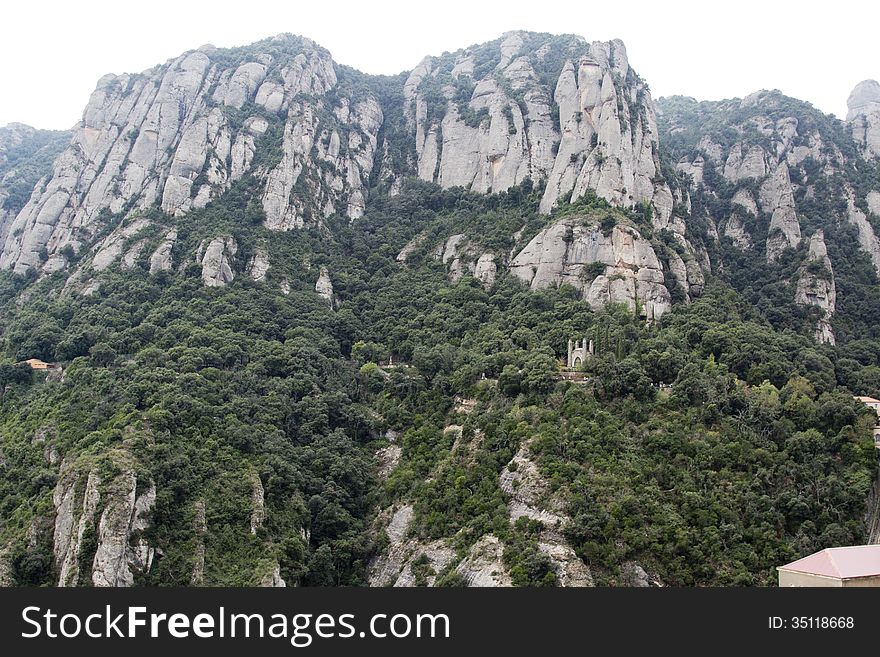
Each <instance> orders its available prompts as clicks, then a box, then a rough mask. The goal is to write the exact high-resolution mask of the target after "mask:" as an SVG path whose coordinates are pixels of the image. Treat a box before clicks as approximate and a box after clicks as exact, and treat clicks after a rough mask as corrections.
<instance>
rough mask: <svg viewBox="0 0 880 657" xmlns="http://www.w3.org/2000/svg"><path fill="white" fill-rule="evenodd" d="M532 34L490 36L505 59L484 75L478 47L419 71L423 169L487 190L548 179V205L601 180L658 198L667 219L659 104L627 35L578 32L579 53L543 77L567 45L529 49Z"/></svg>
mask: <svg viewBox="0 0 880 657" xmlns="http://www.w3.org/2000/svg"><path fill="white" fill-rule="evenodd" d="M525 39H526V35H524V34H523V33H517V32H513V33H508V34H506V35H504V37H503V38H502V39H501V40H499V42H497V43H495V44H492V47H493V48H497V51H498V55H499V57H498V63H497V64H496V66H495V67H494V69H493V70H490V71H488V72H486V71H482V72H480V73H479V74H478V75H477V74H476V73H475V67H474V61H473V60H474V57H473V54H472V53H471V52H470V51H460V52H458V53H456V54H455V55H454V56H451V58H449V57H445V58H430V57H429V58H426V59H425V60H423V61H422V63H421V64H420V65H419V66H418V67H416V68H415V69H414V70H413V71H412V73H411V74H410V76H409V78H408V79H407V82H406V84H405V86H404V99H405V106H404V107H405V111H406V112H407V119H408V121H409V123H410V126H411V129H412V131H413V134H414V135H415V141H416V161H417V162H416V169H417V171H418V175H419V177H421V178H422V179H424V180H430V181H435V182H437V183H439V184H440V185H442V186H443V187H452V186H456V185H462V186H470V188H471V189H473V190H475V191H480V192H486V191H496V192H497V191H503V190H505V189H508V188H509V187H511V186H513V185H516V184H518V183H520V182H522V181H523V180H524V179H525V178H531V179H532V180H535V181H538V180H546V181H547V187H546V192H545V194H544V197H543V199H542V202H541V210H542V211H544V212H549V211H550V209H551V208H552V207H553V206H554V205H555V204H556V202H557V200H558V199H559V198H560V197H561V196H563V195H565V194H568V193H569V192H571V193H572V198H574V199H577V198H579V197H580V196H582V195H583V194H584V193H585V192H586V191H587V190H588V189H593V190H595V191H596V193H597V194H598V195H599V196H601V197H603V198H606V199H607V200H609V201H611V202H612V203H617V204H621V205H628V206H629V205H634V204H638V203H642V202H647V203H651V204H652V205H653V206H654V209H655V215H656V217H657V221H658V224H659V225H661V226H664V227H665V226H667V224H668V222H669V219H670V215H671V210H672V194H671V192H670V190H669V188H668V186H667V185H666V184H665V182H663V181H662V180H661V179H660V178H659V176H658V173H659V170H660V163H659V159H658V155H657V153H658V148H657V129H656V121H655V117H654V110H653V105H652V103H651V100H650V94H649V93H648V91H647V87H646V86H645V85H644V83H643V82H642V81H641V80H639V79H638V77H637V76H636V75H635V74H634V73H632V72H631V70H630V68H629V62H628V59H627V54H626V49H625V47H624V45H623V43H621V42H620V41H611V42H607V43H603V42H594V43H592V44H588V43H587V42H585V41H584V40H582V39H576V38H572V39H570V43H568V44H567V45H568V47H569V52H571V53H572V56H571V57H570V58H569V59H568V60H567V61H566V62H565V64H564V66H563V69H562V71H561V73H560V74H559V76H558V77H557V78H556V79H551V80H545V79H543V78H542V77H541V76H540V75H539V74H538V72H537V70H538V69H539V68H541V67H543V66H544V60H545V58H546V57H547V56H548V55H549V54H550V52H551V49H552V48H554V47H565V46H562V45H560V44H554V45H552V46H551V44H550V43H549V42H547V43H544V44H542V45H541V46H539V47H535V44H531V47H530V48H527V47H526V46H525ZM575 53H576V54H575ZM475 75H477V77H474V76H475ZM468 83H470V84H472V85H473V90H472V91H471V93H470V94H469V97H468V98H465V99H464V100H465V102H464V103H462V102H460V101H461V97H460V96H456V93H459V92H458V90H457V87H456V85H467V84H468ZM436 87H439V88H440V91H441V93H442V95H443V98H444V99H445V102H443V101H441V104H442V105H443V107H442V108H440V112H439V113H438V111H437V108H436V107H434V106H431V107H429V103H436V102H437V101H436V96H432V95H431V90H432V89H433V88H436ZM557 109H558V113H557V112H556V110H557ZM440 114H442V118H438V116H439V115H440ZM465 114H466V115H467V116H464V115H465Z"/></svg>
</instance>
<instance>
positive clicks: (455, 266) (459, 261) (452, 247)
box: [397, 234, 498, 290]
mask: <svg viewBox="0 0 880 657" xmlns="http://www.w3.org/2000/svg"><path fill="white" fill-rule="evenodd" d="M422 240H423V238H422V237H421V236H417V237H415V238H414V239H413V240H412V241H411V242H410V243H409V244H407V245H406V246H405V247H404V248H403V250H402V251H401V252H400V253H399V254H398V256H397V259H398V261H401V262H405V260H406V258H407V257H408V256H409V254H410V253H411V252H412V251H413V250H415V249H416V248H418V246H419V244H421V241H422ZM481 251H482V249H481V248H480V247H479V245H477V244H475V243H473V242H471V241H470V240H469V239H468V237H467V236H466V235H463V234H458V235H452V236H450V237H448V238H447V239H446V240H445V241H444V242H442V243H441V244H439V245H438V247H437V248H436V250H435V251H434V257H435V258H437V259H439V260H441V261H442V262H443V264H444V265H446V266H447V268H448V270H449V281H450V282H451V283H457V282H458V281H460V280H461V279H462V278H463V277H464V276H466V275H470V276H473V277H474V278H476V279H477V280H478V281H480V284H481V285H482V286H483V287H484V288H485V289H487V290H488V289H489V288H491V287H492V286H493V285H495V278H496V276H497V274H498V266H497V265H496V264H495V254H493V253H488V252H485V253H483V252H481Z"/></svg>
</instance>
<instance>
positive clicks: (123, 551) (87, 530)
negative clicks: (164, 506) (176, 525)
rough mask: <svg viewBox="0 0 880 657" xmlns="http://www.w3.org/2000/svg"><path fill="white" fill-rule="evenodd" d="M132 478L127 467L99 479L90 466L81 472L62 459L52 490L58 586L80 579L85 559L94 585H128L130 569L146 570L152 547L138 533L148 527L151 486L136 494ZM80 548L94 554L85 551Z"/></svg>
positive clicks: (153, 495)
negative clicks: (89, 469) (90, 550)
mask: <svg viewBox="0 0 880 657" xmlns="http://www.w3.org/2000/svg"><path fill="white" fill-rule="evenodd" d="M137 483H138V482H137V477H136V476H135V474H134V472H133V471H130V470H124V471H122V472H121V473H120V474H118V475H116V476H115V477H113V478H112V479H110V480H109V481H106V482H104V481H102V479H101V477H100V475H99V474H98V472H97V470H96V469H92V470H91V471H89V472H88V473H85V472H83V471H82V470H81V469H79V468H78V467H77V466H75V465H74V464H69V463H66V462H65V463H63V464H62V466H61V475H60V477H59V480H58V483H57V485H56V487H55V492H54V495H53V504H54V506H55V529H54V555H55V565H56V568H57V571H58V585H59V586H76V585H77V584H81V583H82V582H83V577H84V576H86V575H87V573H83V572H81V568H82V567H83V565H84V564H86V563H88V564H90V565H91V578H92V583H93V584H94V585H95V586H131V585H132V584H133V582H134V575H135V573H138V572H148V571H149V569H150V567H151V565H152V560H153V548H152V547H150V545H149V544H148V543H147V542H146V540H145V539H144V538H143V537H142V535H141V534H142V532H143V531H144V530H145V529H146V528H147V527H148V526H149V522H150V513H151V511H152V508H153V504H154V503H155V499H156V489H155V487H154V486H153V485H152V484H149V485H148V486H147V487H146V488H145V489H144V490H143V491H142V492H141V493H140V494H137ZM99 509H100V510H101V513H100V517H98V511H99ZM96 518H97V520H96ZM86 547H88V548H89V549H94V555H92V554H87V553H85V552H84V551H83V550H84V549H85V548H86Z"/></svg>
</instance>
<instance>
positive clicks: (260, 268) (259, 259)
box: [247, 244, 269, 283]
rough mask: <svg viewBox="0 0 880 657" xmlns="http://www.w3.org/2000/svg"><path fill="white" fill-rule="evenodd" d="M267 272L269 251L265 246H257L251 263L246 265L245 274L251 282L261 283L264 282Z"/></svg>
mask: <svg viewBox="0 0 880 657" xmlns="http://www.w3.org/2000/svg"><path fill="white" fill-rule="evenodd" d="M268 271H269V251H268V249H267V248H266V245H265V244H260V245H259V246H257V249H256V251H255V252H254V255H253V257H252V258H251V261H250V262H249V263H248V267H247V273H248V276H250V277H251V280H253V281H255V282H257V283H261V282H262V281H264V280H266V273H267V272H268Z"/></svg>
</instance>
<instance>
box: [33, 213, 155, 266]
mask: <svg viewBox="0 0 880 657" xmlns="http://www.w3.org/2000/svg"><path fill="white" fill-rule="evenodd" d="M150 225H151V224H150V222H149V221H148V220H146V219H143V218H140V217H138V218H136V219H134V220H133V221H131V222H129V223H126V224H125V225H124V226H122V227H121V228H118V229H116V230H114V231H113V232H112V233H110V235H109V236H108V237H106V238H105V239H104V240H102V241H101V242H100V243H99V244H98V246H97V247H96V249H95V255H94V256H93V257H92V264H91V267H92V269H94V270H95V271H96V272H100V271H104V270H105V269H107V268H108V267H109V266H110V265H112V264H113V263H115V262H116V261H117V260H119V258H120V256H123V249H125V248H126V246H127V245H128V251H127V252H126V253H125V255H124V257H123V267H124V268H126V269H131V266H132V265H133V264H134V261H135V260H136V259H137V256H138V255H140V249H138V245H140V248H143V244H144V243H143V242H139V243H135V244H134V245H131V244H130V243H131V239H132V238H133V237H135V236H136V235H137V234H138V233H140V232H142V231H144V230H145V229H147V228H149V227H150ZM50 263H53V264H50ZM50 263H47V265H45V266H44V269H45V270H49V271H51V270H52V269H54V268H55V266H59V267H63V266H64V263H63V260H62V258H52V259H50ZM126 265H127V266H126Z"/></svg>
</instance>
